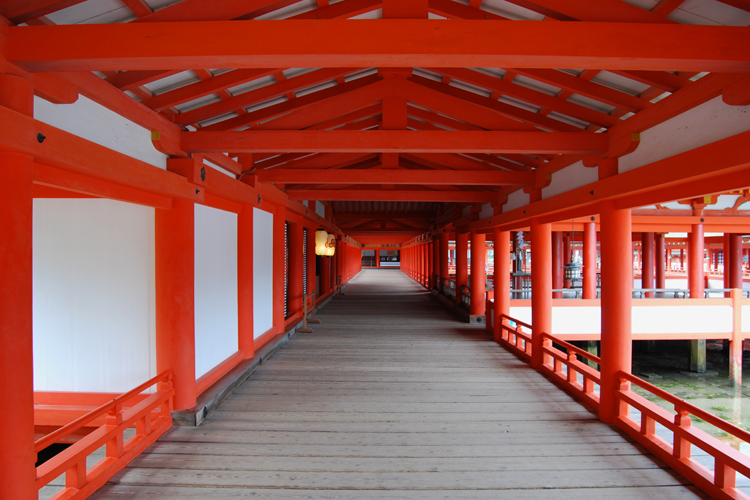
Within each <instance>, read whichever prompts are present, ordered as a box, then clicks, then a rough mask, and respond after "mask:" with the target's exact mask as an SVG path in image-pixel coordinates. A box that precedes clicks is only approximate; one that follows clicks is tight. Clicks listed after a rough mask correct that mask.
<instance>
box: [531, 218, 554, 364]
mask: <svg viewBox="0 0 750 500" xmlns="http://www.w3.org/2000/svg"><path fill="white" fill-rule="evenodd" d="M553 266H554V264H553V259H552V226H551V225H550V224H542V223H540V222H539V219H531V326H532V330H531V344H532V351H531V366H532V367H533V368H536V369H540V368H541V367H542V364H543V363H544V355H543V353H542V344H543V343H542V337H541V334H542V333H552V270H553Z"/></svg>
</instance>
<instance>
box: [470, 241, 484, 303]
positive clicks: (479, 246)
mask: <svg viewBox="0 0 750 500" xmlns="http://www.w3.org/2000/svg"><path fill="white" fill-rule="evenodd" d="M486 266H487V235H486V234H484V233H479V232H477V231H472V232H471V302H470V303H469V314H470V315H471V316H482V315H484V310H485V298H484V292H485V287H486V283H487V273H486V272H485V268H486Z"/></svg>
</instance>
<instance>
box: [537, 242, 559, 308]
mask: <svg viewBox="0 0 750 500" xmlns="http://www.w3.org/2000/svg"><path fill="white" fill-rule="evenodd" d="M532 259H533V257H532ZM563 265H564V264H563V238H562V232H561V231H553V232H552V288H553V289H557V290H559V289H561V288H562V287H563ZM531 266H532V272H533V267H534V263H533V261H532V264H531ZM552 297H553V298H555V299H561V298H562V292H555V293H554V294H552Z"/></svg>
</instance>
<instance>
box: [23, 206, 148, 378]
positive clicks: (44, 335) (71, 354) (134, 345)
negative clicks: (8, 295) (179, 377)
mask: <svg viewBox="0 0 750 500" xmlns="http://www.w3.org/2000/svg"><path fill="white" fill-rule="evenodd" d="M33 257H34V270H33V272H34V278H33V279H34V282H33V283H34V303H33V305H34V388H35V390H38V391H94V392H126V391H128V390H130V389H132V388H134V387H136V386H138V385H140V384H142V383H143V382H145V381H146V380H148V379H150V378H151V377H153V376H154V375H156V373H155V351H154V346H155V341H154V338H155V320H154V209H152V208H147V207H142V206H137V205H129V204H126V203H120V202H116V201H111V200H93V199H84V200H76V199H38V200H34V254H33Z"/></svg>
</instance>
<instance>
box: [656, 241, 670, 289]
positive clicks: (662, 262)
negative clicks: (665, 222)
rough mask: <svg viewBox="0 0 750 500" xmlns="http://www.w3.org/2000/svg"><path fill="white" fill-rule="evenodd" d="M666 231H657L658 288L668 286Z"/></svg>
mask: <svg viewBox="0 0 750 500" xmlns="http://www.w3.org/2000/svg"><path fill="white" fill-rule="evenodd" d="M665 247H666V241H665V238H664V233H656V238H655V241H654V252H655V253H656V273H655V274H656V288H667V276H666V272H667V255H666V250H665Z"/></svg>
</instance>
